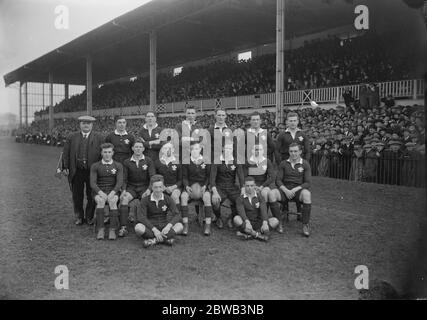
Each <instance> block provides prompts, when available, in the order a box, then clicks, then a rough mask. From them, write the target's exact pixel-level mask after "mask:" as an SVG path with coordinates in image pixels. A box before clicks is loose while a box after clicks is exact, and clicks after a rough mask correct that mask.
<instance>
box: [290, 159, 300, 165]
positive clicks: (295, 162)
mask: <svg viewBox="0 0 427 320" xmlns="http://www.w3.org/2000/svg"><path fill="white" fill-rule="evenodd" d="M286 161H288V162H289V163H290V164H291V165H292V161H291V158H288V159H287V160H286ZM298 163H299V164H302V158H299V160H298V161H297V162H295V163H294V164H293V165H296V164H298Z"/></svg>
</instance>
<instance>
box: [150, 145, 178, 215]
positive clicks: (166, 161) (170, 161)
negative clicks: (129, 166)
mask: <svg viewBox="0 0 427 320" xmlns="http://www.w3.org/2000/svg"><path fill="white" fill-rule="evenodd" d="M174 151H175V150H174V147H173V144H172V143H170V142H168V143H166V144H164V145H163V146H162V148H161V149H160V156H159V159H157V160H156V161H155V162H154V165H155V167H156V173H157V174H160V175H162V176H163V178H164V179H165V191H164V192H165V193H166V194H167V195H168V196H170V197H171V198H172V200H173V201H174V202H175V204H176V207H177V208H178V211H181V205H180V197H181V191H182V166H181V164H180V163H179V162H178V161H177V159H176V158H175V156H174Z"/></svg>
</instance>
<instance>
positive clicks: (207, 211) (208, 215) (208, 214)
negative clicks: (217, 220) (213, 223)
mask: <svg viewBox="0 0 427 320" xmlns="http://www.w3.org/2000/svg"><path fill="white" fill-rule="evenodd" d="M212 215H213V210H212V207H211V206H209V207H205V218H206V220H207V219H208V218H209V220H211V218H212ZM206 223H207V221H206Z"/></svg>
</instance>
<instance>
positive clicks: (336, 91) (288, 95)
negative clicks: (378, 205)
mask: <svg viewBox="0 0 427 320" xmlns="http://www.w3.org/2000/svg"><path fill="white" fill-rule="evenodd" d="M361 86H362V84H356V85H347V86H340V87H330V88H318V89H307V90H295V91H285V93H284V106H290V105H305V104H310V101H315V102H317V103H336V104H337V105H338V104H340V103H343V102H344V99H343V97H342V94H343V93H344V91H345V90H346V89H350V90H351V92H352V95H353V98H355V99H359V94H360V87H361ZM377 86H378V87H379V93H380V96H381V97H386V96H388V95H391V96H393V97H394V98H409V99H414V100H416V99H420V98H422V97H423V96H424V86H425V82H424V80H423V79H414V80H400V81H388V82H379V83H377ZM275 104H276V94H275V93H263V94H259V95H248V96H236V97H225V98H217V99H203V100H193V101H180V102H170V103H163V104H159V105H157V107H156V110H155V111H157V112H158V113H160V114H171V113H172V114H173V113H181V112H184V110H185V106H186V105H194V106H196V107H197V108H198V110H200V112H205V111H212V110H215V109H216V108H217V107H218V106H221V107H224V108H226V109H235V110H238V109H244V108H262V107H271V106H274V105H275ZM149 109H150V106H148V105H146V106H130V107H123V108H102V109H95V110H93V116H95V117H114V116H116V115H129V116H131V115H140V114H144V113H145V112H147V111H148V110H149ZM85 114H86V110H83V111H76V112H58V113H54V118H56V119H61V118H76V117H79V116H81V115H85ZM47 119H49V115H48V114H43V115H38V116H36V117H35V120H47Z"/></svg>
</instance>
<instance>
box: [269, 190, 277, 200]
mask: <svg viewBox="0 0 427 320" xmlns="http://www.w3.org/2000/svg"><path fill="white" fill-rule="evenodd" d="M276 191H277V190H271V191H270V192H269V193H268V202H270V203H273V202H276V201H277V193H276Z"/></svg>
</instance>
